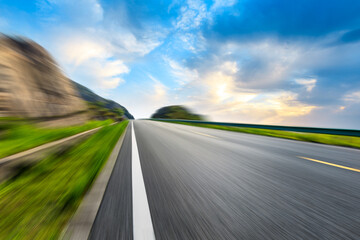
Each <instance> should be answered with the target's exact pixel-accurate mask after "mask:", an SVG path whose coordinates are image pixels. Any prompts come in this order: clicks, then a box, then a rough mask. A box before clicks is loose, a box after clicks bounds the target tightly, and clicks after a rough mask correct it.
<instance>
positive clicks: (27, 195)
mask: <svg viewBox="0 0 360 240" xmlns="http://www.w3.org/2000/svg"><path fill="white" fill-rule="evenodd" d="M127 124H128V122H127V121H126V122H122V123H119V124H116V125H112V126H106V127H104V128H103V129H101V130H100V131H99V132H97V133H95V134H94V135H92V136H91V137H90V138H88V139H87V140H85V141H83V142H82V143H80V144H78V145H76V146H74V147H71V148H69V149H67V150H65V151H63V152H58V153H56V154H53V155H51V156H48V157H47V158H45V159H43V160H42V161H40V162H38V163H37V164H35V165H34V166H32V167H31V168H29V169H26V170H24V171H23V172H22V173H20V174H19V175H18V176H17V177H16V178H13V179H10V180H8V181H6V182H4V183H2V184H1V185H0V219H1V220H0V239H9V240H10V239H29V240H30V239H58V237H59V235H60V234H61V231H62V229H63V227H64V226H65V225H66V223H67V222H68V220H69V219H70V218H71V216H72V215H73V213H74V212H75V211H76V209H77V207H78V206H79V204H80V201H81V200H82V198H83V196H84V194H85V192H86V191H87V190H88V189H89V187H90V185H91V184H92V182H93V181H94V179H95V178H96V176H97V174H98V173H99V170H100V169H101V168H102V167H103V165H104V163H105V162H106V160H107V158H108V157H109V155H110V153H111V150H112V149H113V147H114V146H115V144H116V142H117V140H118V139H119V137H120V135H121V134H122V133H123V131H124V129H125V128H126V126H127Z"/></svg>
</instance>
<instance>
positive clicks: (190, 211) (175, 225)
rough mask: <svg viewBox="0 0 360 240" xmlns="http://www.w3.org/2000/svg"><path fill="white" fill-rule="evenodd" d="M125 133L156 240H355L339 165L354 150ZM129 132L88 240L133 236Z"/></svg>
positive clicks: (195, 132) (160, 128)
mask: <svg viewBox="0 0 360 240" xmlns="http://www.w3.org/2000/svg"><path fill="white" fill-rule="evenodd" d="M134 127H135V136H136V140H137V146H138V151H139V156H140V162H141V169H142V174H143V178H144V183H145V188H146V193H147V198H148V204H149V208H150V213H151V219H152V224H153V229H154V233H155V237H156V239H166V240H172V239H184V240H188V239H214V240H221V239H261V240H262V239H277V240H278V239H360V172H356V171H352V170H348V169H343V168H341V166H346V167H349V168H353V169H360V151H359V150H354V149H349V148H342V147H334V146H326V145H321V144H313V143H305V142H299V141H292V140H285V139H278V138H271V137H264V136H257V135H250V134H243V133H235V132H228V131H221V130H214V129H207V128H198V127H190V126H185V125H178V124H172V123H163V122H153V121H139V120H138V121H135V122H134ZM130 134H131V131H130V129H128V132H127V136H126V137H125V139H124V144H123V146H122V148H121V150H120V154H119V157H118V160H117V163H116V166H115V168H114V171H113V173H112V176H111V179H110V182H109V184H108V187H107V189H106V192H105V196H104V199H103V202H102V204H101V207H100V209H99V212H98V216H97V218H96V221H95V223H94V225H93V228H92V231H91V236H90V239H133V234H132V229H133V225H132V209H131V208H132V203H131V199H132V192H131V164H130V162H131V137H130ZM302 157H305V158H308V159H312V160H318V161H321V162H316V161H312V160H307V159H305V158H302ZM324 163H325V164H324ZM329 163H330V164H336V165H333V166H331V165H328V164H329ZM135 240H136V239H135Z"/></svg>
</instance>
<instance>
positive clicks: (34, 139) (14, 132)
mask: <svg viewBox="0 0 360 240" xmlns="http://www.w3.org/2000/svg"><path fill="white" fill-rule="evenodd" d="M112 122H113V121H112V120H106V121H89V122H87V123H85V124H84V125H76V126H68V127H61V128H60V127H59V128H40V127H37V126H35V125H34V124H31V123H30V122H28V121H26V120H15V119H12V120H11V121H9V119H1V120H0V146H1V147H0V158H3V157H6V156H9V155H12V154H15V153H18V152H22V151H25V150H28V149H31V148H34V147H37V146H39V145H42V144H45V143H48V142H52V141H55V140H58V139H61V138H65V137H69V136H72V135H75V134H77V133H81V132H84V131H87V130H90V129H93V128H97V127H101V126H105V125H109V124H110V123H112Z"/></svg>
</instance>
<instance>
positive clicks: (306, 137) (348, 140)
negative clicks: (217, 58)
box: [169, 121, 360, 148]
mask: <svg viewBox="0 0 360 240" xmlns="http://www.w3.org/2000/svg"><path fill="white" fill-rule="evenodd" d="M169 123H176V124H184V125H190V126H196V127H206V128H213V129H220V130H227V131H234V132H242V133H250V134H257V135H264V136H270V137H278V138H286V139H293V140H299V141H305V142H314V143H323V144H329V145H336V146H344V147H352V148H360V137H350V136H341V135H331V134H319V133H298V132H287V131H281V130H268V129H258V128H241V127H227V126H220V125H211V124H201V123H185V122H175V121H174V122H169Z"/></svg>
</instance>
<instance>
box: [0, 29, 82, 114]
mask: <svg viewBox="0 0 360 240" xmlns="http://www.w3.org/2000/svg"><path fill="white" fill-rule="evenodd" d="M86 107H87V106H86V104H85V102H84V101H83V100H82V99H81V98H80V97H79V96H78V92H77V90H76V89H75V88H74V86H73V84H72V83H71V81H70V80H69V79H68V78H67V77H65V75H64V74H63V73H62V72H61V70H60V69H59V67H58V65H57V64H56V62H55V60H54V59H53V58H52V57H51V56H50V54H49V53H48V52H47V51H46V50H45V49H44V48H43V47H41V46H40V45H39V44H37V43H35V42H34V41H31V40H29V39H26V38H20V37H8V36H5V35H0V116H18V117H30V118H43V117H59V116H66V115H71V114H74V113H77V112H81V111H85V110H86Z"/></svg>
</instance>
